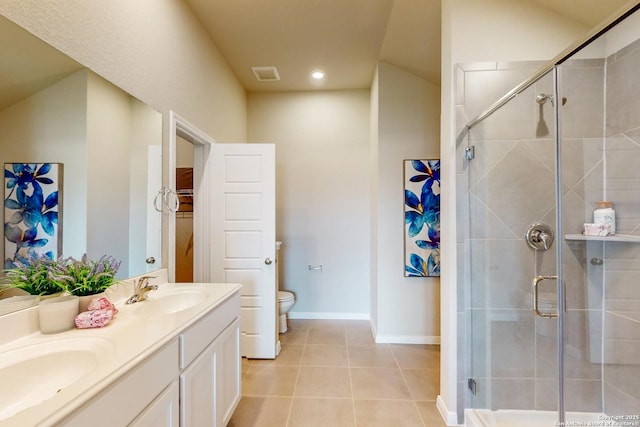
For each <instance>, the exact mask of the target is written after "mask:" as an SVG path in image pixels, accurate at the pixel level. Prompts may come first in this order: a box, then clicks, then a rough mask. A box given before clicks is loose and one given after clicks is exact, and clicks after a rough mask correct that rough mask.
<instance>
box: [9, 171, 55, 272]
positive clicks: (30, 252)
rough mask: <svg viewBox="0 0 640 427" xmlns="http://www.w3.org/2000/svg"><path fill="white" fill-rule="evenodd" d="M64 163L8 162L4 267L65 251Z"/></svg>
mask: <svg viewBox="0 0 640 427" xmlns="http://www.w3.org/2000/svg"><path fill="white" fill-rule="evenodd" d="M62 166H63V165H62V164H61V163H5V164H4V268H5V269H9V268H13V267H14V261H16V260H19V261H21V262H27V261H28V260H29V258H36V257H41V256H43V255H44V256H48V257H49V258H51V259H56V258H58V257H59V256H60V255H61V254H62V232H61V227H60V224H61V222H60V221H61V216H62V204H61V201H62V197H61V194H62Z"/></svg>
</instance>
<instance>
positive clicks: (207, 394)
mask: <svg viewBox="0 0 640 427" xmlns="http://www.w3.org/2000/svg"><path fill="white" fill-rule="evenodd" d="M236 297H237V298H236V299H237V303H236V302H234V301H230V303H229V304H228V305H227V306H226V307H225V306H223V307H220V309H219V310H218V311H213V312H211V313H209V314H208V315H207V316H206V317H205V318H203V319H202V320H200V321H199V322H198V323H196V324H195V325H193V326H192V327H191V328H189V329H188V330H186V331H185V332H184V333H182V334H181V335H180V341H181V365H180V367H181V369H182V371H181V374H180V425H181V426H183V427H187V426H218V427H222V426H226V425H227V423H228V422H229V420H230V419H231V415H232V414H233V411H234V410H235V408H236V406H237V405H238V403H239V401H240V395H241V389H240V387H241V358H240V320H239V317H238V313H237V310H238V308H239V303H240V299H239V298H240V297H239V295H236ZM232 300H234V298H232Z"/></svg>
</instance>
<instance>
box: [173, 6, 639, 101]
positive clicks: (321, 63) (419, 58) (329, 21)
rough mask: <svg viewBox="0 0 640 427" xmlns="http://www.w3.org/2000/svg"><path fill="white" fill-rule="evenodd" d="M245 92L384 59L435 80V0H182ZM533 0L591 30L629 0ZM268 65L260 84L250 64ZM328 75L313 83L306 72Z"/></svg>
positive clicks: (287, 86) (305, 81)
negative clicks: (271, 70)
mask: <svg viewBox="0 0 640 427" xmlns="http://www.w3.org/2000/svg"><path fill="white" fill-rule="evenodd" d="M185 1H186V2H187V4H189V5H190V7H191V8H192V10H193V12H194V15H195V16H196V17H197V18H198V19H199V20H200V22H201V23H202V25H203V26H204V28H205V29H206V31H207V32H208V33H209V34H210V35H211V38H212V40H213V42H214V43H215V44H216V46H217V47H218V48H219V49H220V51H221V53H222V55H223V56H224V57H225V58H226V59H227V61H228V62H229V65H230V66H231V68H232V70H233V72H234V73H235V74H236V76H237V77H238V79H239V80H240V82H241V83H242V84H243V85H244V87H245V88H246V89H247V91H249V92H255V91H287V90H314V89H324V90H329V89H352V88H368V87H370V86H371V81H372V78H373V74H374V70H375V66H376V62H377V61H378V60H383V61H386V62H389V63H391V64H393V65H396V66H398V67H401V68H403V69H405V70H407V71H409V72H411V73H413V74H415V75H417V76H420V77H422V78H424V79H426V80H428V81H431V82H433V83H436V84H440V32H441V26H440V21H441V13H440V5H441V0H304V1H301V0H264V1H255V0H185ZM510 1H522V2H535V3H537V4H538V5H539V6H540V7H543V8H547V9H549V10H551V11H553V12H555V13H557V14H559V15H562V16H565V17H567V18H568V19H571V20H574V21H577V22H580V23H582V24H583V25H584V26H585V28H591V27H593V26H594V25H596V24H597V23H599V22H600V21H602V20H603V19H605V18H607V17H608V16H610V15H611V14H612V13H613V12H615V11H617V10H618V9H619V8H620V7H622V6H623V5H625V4H627V3H628V2H629V0H606V1H605V0H510ZM267 65H270V66H275V67H277V69H278V71H279V73H280V77H281V80H280V81H278V82H259V81H257V80H256V79H255V77H254V76H253V73H252V72H251V67H252V66H267ZM314 69H322V70H323V71H325V72H326V74H327V77H326V79H325V81H323V82H322V83H318V82H314V81H312V80H311V78H310V77H309V74H310V73H311V71H312V70H314Z"/></svg>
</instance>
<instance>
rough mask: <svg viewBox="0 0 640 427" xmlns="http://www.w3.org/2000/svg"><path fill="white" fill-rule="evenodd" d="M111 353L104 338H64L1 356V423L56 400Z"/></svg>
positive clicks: (109, 345)
mask: <svg viewBox="0 0 640 427" xmlns="http://www.w3.org/2000/svg"><path fill="white" fill-rule="evenodd" d="M112 352H113V344H112V343H111V342H110V341H108V340H105V339H101V338H65V339H59V340H48V341H45V342H41V343H38V344H32V345H25V346H24V347H20V348H17V349H15V350H9V351H6V352H3V353H0V384H2V387H0V402H2V406H1V407H0V420H3V419H5V418H9V417H11V416H13V415H15V414H16V413H18V412H20V411H22V410H24V409H27V408H30V407H32V406H34V405H37V404H39V403H42V402H44V401H46V400H48V399H50V398H52V397H55V396H56V394H58V393H60V392H61V391H62V390H64V389H65V388H66V387H69V386H70V385H72V384H73V383H75V382H76V381H78V380H80V379H81V378H83V377H84V376H86V375H87V374H88V373H90V372H92V371H93V370H95V368H96V366H97V365H98V364H99V363H100V361H101V360H103V359H104V358H109V357H110V355H111V354H112Z"/></svg>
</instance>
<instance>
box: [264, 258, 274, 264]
mask: <svg viewBox="0 0 640 427" xmlns="http://www.w3.org/2000/svg"><path fill="white" fill-rule="evenodd" d="M272 262H273V261H272V260H271V258H267V259H265V260H264V263H265V264H267V265H271V263H272Z"/></svg>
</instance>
